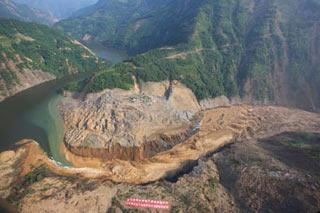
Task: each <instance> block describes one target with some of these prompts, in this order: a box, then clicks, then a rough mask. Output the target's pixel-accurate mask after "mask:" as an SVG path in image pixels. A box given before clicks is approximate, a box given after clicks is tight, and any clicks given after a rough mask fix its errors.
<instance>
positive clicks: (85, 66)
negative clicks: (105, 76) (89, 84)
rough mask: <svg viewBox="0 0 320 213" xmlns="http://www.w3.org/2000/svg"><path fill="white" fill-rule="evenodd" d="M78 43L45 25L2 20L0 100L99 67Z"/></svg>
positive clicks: (0, 34) (97, 61) (96, 61)
mask: <svg viewBox="0 0 320 213" xmlns="http://www.w3.org/2000/svg"><path fill="white" fill-rule="evenodd" d="M102 65H103V62H99V60H98V59H97V58H96V56H95V55H93V54H92V53H91V52H90V51H89V50H88V49H86V48H85V47H84V46H82V45H81V44H80V43H79V42H77V41H75V40H73V39H71V38H69V37H67V36H65V35H63V34H62V33H60V32H58V31H55V30H52V29H50V28H48V27H46V26H44V25H38V24H33V23H26V22H20V21H15V20H7V19H0V99H1V97H2V98H3V97H6V96H9V95H12V94H14V93H16V92H18V91H20V90H22V89H25V88H27V87H30V86H32V85H35V84H37V83H41V81H45V80H50V79H52V78H55V77H57V78H60V77H63V76H65V75H68V74H72V73H77V72H94V71H97V70H99V69H100V66H102Z"/></svg>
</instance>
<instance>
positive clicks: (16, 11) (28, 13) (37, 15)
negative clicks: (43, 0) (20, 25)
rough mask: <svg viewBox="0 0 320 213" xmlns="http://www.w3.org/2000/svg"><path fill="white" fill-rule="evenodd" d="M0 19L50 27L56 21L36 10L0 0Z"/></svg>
mask: <svg viewBox="0 0 320 213" xmlns="http://www.w3.org/2000/svg"><path fill="white" fill-rule="evenodd" d="M0 17H3V18H11V19H18V20H23V21H29V22H37V23H41V24H47V25H51V24H53V23H54V22H55V21H56V20H55V18H54V17H53V16H51V15H50V14H48V13H45V12H43V11H41V10H38V9H33V8H30V7H28V6H27V5H24V4H19V3H15V2H13V1H12V0H0Z"/></svg>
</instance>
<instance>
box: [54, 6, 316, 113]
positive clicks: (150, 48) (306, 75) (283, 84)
mask: <svg viewBox="0 0 320 213" xmlns="http://www.w3.org/2000/svg"><path fill="white" fill-rule="evenodd" d="M110 2H112V4H111V3H110ZM133 3H135V4H137V5H139V6H140V8H139V11H143V12H144V13H143V14H142V13H139V12H134V13H132V12H130V13H129V12H128V11H129V10H127V9H126V7H129V5H130V4H133ZM147 3H150V1H146V0H145V1H142V0H141V1H139V0H135V1H130V3H128V2H119V1H115V0H114V1H104V0H100V1H99V2H98V3H97V4H96V5H95V7H96V8H95V10H93V9H92V8H93V7H91V10H93V11H91V12H90V14H85V15H84V16H81V14H79V15H78V16H77V17H72V18H70V19H67V20H65V21H62V22H60V23H58V24H57V25H56V27H57V28H59V29H62V30H64V31H65V32H67V33H69V34H70V35H73V36H75V37H76V38H78V39H82V40H85V41H87V42H90V41H95V42H97V41H98V42H101V43H103V44H104V45H106V46H112V47H118V48H124V49H126V50H127V51H129V52H130V53H132V54H134V55H137V56H136V57H133V58H132V62H133V63H134V64H135V66H136V67H137V69H136V70H135V71H134V73H135V75H136V76H137V77H138V79H141V80H143V81H162V80H167V79H171V78H172V79H173V80H180V81H182V82H183V83H184V84H186V85H187V86H188V87H189V88H191V89H192V90H193V91H194V92H195V94H196V95H197V97H198V98H199V99H203V98H207V97H217V96H220V95H226V96H228V97H234V96H240V97H241V98H242V99H243V100H244V101H246V102H250V103H260V104H268V103H269V104H279V105H286V106H295V107H300V108H304V109H308V110H313V111H314V110H319V107H320V101H319V100H320V93H319V92H318V91H319V86H318V85H320V71H319V69H318V67H319V64H320V61H319V49H320V45H319V42H317V40H318V39H317V38H319V36H320V33H319V24H317V23H318V22H319V20H320V14H319V11H320V10H318V8H320V2H319V1H317V0H305V1H297V0H286V1H285V2H283V1H280V0H272V1H265V0H263V1H257V0H229V1H227V2H224V1H222V0H217V1H212V0H201V1H196V2H194V1H181V0H169V1H166V2H165V3H163V4H162V6H157V7H154V8H153V9H150V8H152V7H146V5H147ZM157 3H159V2H157V1H154V2H151V3H150V4H151V5H157ZM98 6H99V7H98ZM119 8H120V9H119ZM300 8H303V9H304V10H303V11H301V10H300ZM130 9H132V7H130ZM127 12H128V14H127V15H124V16H123V17H117V16H110V17H109V16H108V14H109V15H110V14H113V13H115V14H118V15H120V14H121V15H123V14H126V13H127ZM122 18H123V19H125V20H126V22H125V23H124V24H122V25H121V23H122V22H123V20H122ZM97 20H99V21H97ZM102 20H103V21H102ZM84 26H85V28H84ZM104 26H105V27H104ZM186 53H188V54H186ZM174 55H175V56H176V57H173V56H174ZM181 56H183V57H181Z"/></svg>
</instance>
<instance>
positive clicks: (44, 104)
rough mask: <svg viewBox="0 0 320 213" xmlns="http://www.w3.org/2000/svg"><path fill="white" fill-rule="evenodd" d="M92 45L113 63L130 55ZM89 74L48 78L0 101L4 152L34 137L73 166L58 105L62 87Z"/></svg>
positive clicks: (0, 137)
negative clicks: (64, 149) (67, 155)
mask: <svg viewBox="0 0 320 213" xmlns="http://www.w3.org/2000/svg"><path fill="white" fill-rule="evenodd" d="M90 48H91V49H92V50H93V51H94V52H95V53H96V54H97V55H98V56H100V57H102V58H104V59H107V60H110V61H111V62H112V63H116V62H119V61H122V60H124V59H125V58H126V57H127V56H126V54H125V53H123V52H121V51H117V50H115V49H109V48H104V47H102V46H101V45H97V44H95V45H90ZM86 76H87V74H80V75H76V76H68V77H65V78H62V79H58V80H53V81H49V82H45V83H43V84H41V85H37V86H34V87H32V88H29V89H27V90H24V91H22V92H20V93H18V94H17V95H15V96H12V97H10V98H7V99H6V100H5V101H3V102H0V118H1V120H0V141H1V144H0V152H2V151H5V150H9V149H12V148H13V147H14V146H15V143H16V142H18V141H20V140H22V139H32V140H35V141H37V142H38V143H39V144H40V145H41V147H42V149H43V150H44V151H45V152H46V153H47V154H48V155H49V157H50V158H52V159H54V160H55V161H56V162H57V163H59V164H61V165H63V166H70V163H69V162H68V161H67V160H66V158H65V157H64V155H63V154H62V153H61V150H60V148H61V147H60V145H61V143H62V142H63V135H64V128H63V121H62V118H61V116H60V113H59V110H58V108H57V104H58V103H59V100H61V98H62V96H61V95H60V94H58V90H59V89H61V88H63V87H64V86H65V85H66V84H67V83H68V82H71V81H74V79H75V78H76V79H77V78H78V79H79V80H81V79H83V78H84V77H86Z"/></svg>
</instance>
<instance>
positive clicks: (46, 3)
mask: <svg viewBox="0 0 320 213" xmlns="http://www.w3.org/2000/svg"><path fill="white" fill-rule="evenodd" d="M14 1H15V2H18V3H22V4H26V5H28V6H29V7H33V8H37V9H40V10H42V11H45V12H47V13H50V14H51V15H53V16H55V17H57V18H58V19H64V18H67V17H69V16H70V15H71V14H72V13H73V12H75V11H77V10H79V9H81V8H83V7H87V6H89V5H92V4H94V3H96V2H97V0H14Z"/></svg>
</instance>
